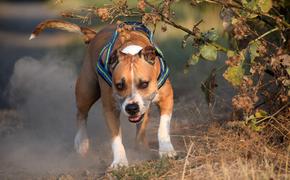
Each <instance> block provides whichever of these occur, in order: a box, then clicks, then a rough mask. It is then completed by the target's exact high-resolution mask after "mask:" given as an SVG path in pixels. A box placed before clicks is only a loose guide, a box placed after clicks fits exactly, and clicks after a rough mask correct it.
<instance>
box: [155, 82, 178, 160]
mask: <svg viewBox="0 0 290 180" xmlns="http://www.w3.org/2000/svg"><path fill="white" fill-rule="evenodd" d="M165 86H167V89H166V92H165V93H163V94H162V93H161V94H160V99H159V102H158V103H157V104H158V106H159V109H160V124H159V128H158V141H159V156H160V157H163V156H167V157H170V158H172V157H175V156H176V152H175V150H174V148H173V146H172V144H171V139H170V121H171V115H172V111H173V91H172V88H171V85H170V83H169V82H167V83H166V84H165Z"/></svg>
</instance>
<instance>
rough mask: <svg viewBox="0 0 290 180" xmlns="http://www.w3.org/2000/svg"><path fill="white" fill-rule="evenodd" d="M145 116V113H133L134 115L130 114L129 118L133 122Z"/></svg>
mask: <svg viewBox="0 0 290 180" xmlns="http://www.w3.org/2000/svg"><path fill="white" fill-rule="evenodd" d="M143 117H144V114H142V115H133V116H129V117H128V119H129V121H130V122H132V123H137V122H140V121H141V120H142V119H143Z"/></svg>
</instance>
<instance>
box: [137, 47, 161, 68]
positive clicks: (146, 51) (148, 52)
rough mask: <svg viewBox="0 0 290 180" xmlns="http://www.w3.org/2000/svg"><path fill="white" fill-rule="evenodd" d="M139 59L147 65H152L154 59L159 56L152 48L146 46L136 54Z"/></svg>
mask: <svg viewBox="0 0 290 180" xmlns="http://www.w3.org/2000/svg"><path fill="white" fill-rule="evenodd" d="M138 55H139V57H140V58H143V59H144V60H145V61H147V62H148V63H149V64H151V65H154V63H155V61H156V57H157V56H159V54H158V51H157V50H156V48H155V47H153V46H146V47H145V48H143V49H142V50H141V51H139V53H138Z"/></svg>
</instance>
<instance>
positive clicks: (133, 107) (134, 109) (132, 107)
mask: <svg viewBox="0 0 290 180" xmlns="http://www.w3.org/2000/svg"><path fill="white" fill-rule="evenodd" d="M125 110H126V112H127V113H128V114H130V115H135V114H137V113H138V112H139V106H138V104H137V103H132V104H127V105H126V107H125Z"/></svg>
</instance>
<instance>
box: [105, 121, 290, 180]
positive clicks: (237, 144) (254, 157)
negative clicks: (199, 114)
mask: <svg viewBox="0 0 290 180" xmlns="http://www.w3.org/2000/svg"><path fill="white" fill-rule="evenodd" d="M197 131H202V132H197ZM177 132H178V130H177V131H176V132H175V133H177ZM192 132H194V133H193V135H189V134H186V135H173V136H172V138H173V141H174V142H175V143H174V144H178V143H179V147H177V149H179V150H180V151H179V154H180V156H183V158H180V159H178V160H169V159H161V160H155V161H149V162H145V163H141V164H137V165H135V166H131V167H129V168H123V169H120V170H117V171H112V172H109V173H107V175H106V176H105V177H104V179H107V178H108V179H110V178H112V177H115V178H117V179H182V178H183V177H184V179H289V178H290V167H289V149H288V150H287V145H288V146H289V142H287V143H288V144H287V143H286V142H285V143H284V145H283V147H285V148H284V149H283V148H281V146H280V148H279V149H278V148H275V147H273V146H269V145H268V144H267V143H266V141H265V139H263V136H260V135H258V134H256V133H253V132H251V131H249V130H247V128H246V127H243V126H242V125H241V124H239V123H228V124H227V125H219V124H217V123H216V124H211V125H204V127H202V128H201V127H199V128H198V129H192ZM194 134H198V135H196V136H195V135H194ZM180 142H184V143H183V145H181V144H180ZM183 175H184V176H183Z"/></svg>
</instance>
